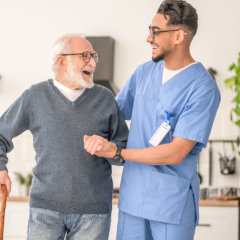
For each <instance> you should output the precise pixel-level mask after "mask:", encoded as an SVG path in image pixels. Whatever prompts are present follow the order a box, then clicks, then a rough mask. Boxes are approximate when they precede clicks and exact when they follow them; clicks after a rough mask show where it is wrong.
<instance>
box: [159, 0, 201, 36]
mask: <svg viewBox="0 0 240 240" xmlns="http://www.w3.org/2000/svg"><path fill="white" fill-rule="evenodd" d="M157 13H159V14H163V15H164V16H165V18H166V15H168V16H169V20H168V22H167V25H180V26H184V27H186V28H187V29H189V30H190V32H191V33H192V36H194V35H195V34H196V32H197V28H198V15H197V12H196V9H195V8H194V7H193V6H192V5H190V4H189V3H187V2H186V1H183V0H165V1H164V2H162V4H161V5H160V7H159V8H158V11H157Z"/></svg>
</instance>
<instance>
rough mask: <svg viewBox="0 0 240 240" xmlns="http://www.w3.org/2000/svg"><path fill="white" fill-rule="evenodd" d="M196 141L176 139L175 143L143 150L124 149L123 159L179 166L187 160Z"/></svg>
mask: <svg viewBox="0 0 240 240" xmlns="http://www.w3.org/2000/svg"><path fill="white" fill-rule="evenodd" d="M195 144H196V142H194V141H190V140H186V139H182V138H174V139H173V142H171V143H168V144H163V145H159V146H156V147H149V148H143V149H123V150H122V152H121V155H122V157H123V159H125V160H128V161H131V162H138V163H143V164H150V165H170V164H179V163H182V161H183V160H184V159H185V157H186V156H187V155H188V153H189V152H190V151H191V149H192V148H193V146H194V145H195Z"/></svg>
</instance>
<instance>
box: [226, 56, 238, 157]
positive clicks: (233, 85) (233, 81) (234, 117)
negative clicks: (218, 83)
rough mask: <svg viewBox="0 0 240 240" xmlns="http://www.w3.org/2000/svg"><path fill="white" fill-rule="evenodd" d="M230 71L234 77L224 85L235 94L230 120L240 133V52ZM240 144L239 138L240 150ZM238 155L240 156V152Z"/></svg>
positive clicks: (228, 79)
mask: <svg viewBox="0 0 240 240" xmlns="http://www.w3.org/2000/svg"><path fill="white" fill-rule="evenodd" d="M228 70H229V71H233V72H234V75H233V76H231V77H230V78H227V79H226V80H225V81H224V83H225V86H226V87H227V88H230V89H232V90H233V91H234V93H235V96H234V98H233V100H232V102H233V103H234V104H235V106H234V108H232V109H231V111H230V120H231V121H232V122H233V123H234V124H235V125H236V126H237V127H238V131H239V130H240V52H239V53H238V59H237V61H236V63H232V64H231V65H230V67H229V69H228ZM238 135H239V134H238ZM239 144H240V140H239V136H238V138H237V140H236V145H237V148H238V149H239ZM233 148H234V146H233ZM234 150H235V148H234ZM238 155H240V151H239V150H238Z"/></svg>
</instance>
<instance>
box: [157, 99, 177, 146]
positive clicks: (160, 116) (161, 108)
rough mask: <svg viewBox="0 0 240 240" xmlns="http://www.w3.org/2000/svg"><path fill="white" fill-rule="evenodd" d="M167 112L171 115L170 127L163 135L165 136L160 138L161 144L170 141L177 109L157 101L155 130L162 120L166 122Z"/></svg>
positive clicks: (175, 121) (175, 122)
mask: <svg viewBox="0 0 240 240" xmlns="http://www.w3.org/2000/svg"><path fill="white" fill-rule="evenodd" d="M168 113H171V117H170V121H169V124H170V126H171V129H170V131H169V132H168V134H167V135H166V136H165V138H164V139H163V140H162V142H161V144H165V143H170V142H172V138H173V132H174V129H175V126H176V124H177V120H178V110H177V108H173V107H170V106H167V105H166V104H162V103H161V102H160V101H159V102H158V103H157V106H156V125H155V129H156V130H157V129H158V127H159V126H160V125H161V124H162V123H163V122H167V114H168Z"/></svg>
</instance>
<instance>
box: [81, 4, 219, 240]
mask: <svg viewBox="0 0 240 240" xmlns="http://www.w3.org/2000/svg"><path fill="white" fill-rule="evenodd" d="M197 27H198V16H197V13H196V10H195V9H194V8H193V7H192V6H191V5H190V4H189V3H187V2H185V1H177V0H166V1H164V2H163V3H162V4H161V5H160V7H159V9H158V11H157V14H156V15H155V16H154V17H153V20H152V23H151V25H150V26H149V35H148V37H147V42H148V43H149V44H150V45H151V47H152V61H149V62H147V63H144V64H142V65H141V66H139V67H138V68H137V69H136V71H135V72H134V73H133V75H132V76H131V78H130V79H129V81H128V82H127V83H126V85H125V86H124V88H123V89H122V91H121V92H120V93H119V94H118V96H117V102H118V106H119V108H120V111H121V112H122V114H123V116H124V118H125V119H126V120H131V126H130V133H129V137H128V144H127V149H119V148H117V146H116V145H115V144H113V143H111V142H108V141H107V140H106V139H103V138H102V137H99V136H96V135H94V136H91V137H89V136H85V137H84V144H85V149H86V150H87V151H88V152H90V153H91V154H96V155H98V156H104V157H111V158H116V159H118V160H120V161H121V160H125V165H124V171H123V176H122V181H121V187H120V196H119V222H118V232H117V240H133V239H137V240H145V239H154V240H193V238H194V232H195V226H196V225H197V224H198V198H199V197H198V193H199V177H198V174H197V159H198V155H199V153H200V152H201V150H202V148H203V147H206V145H207V141H208V137H209V134H210V131H211V128H212V124H213V121H214V118H215V115H216V112H217V109H218V106H219V102H220V93H219V90H218V87H217V85H216V83H215V82H214V80H213V79H212V78H211V76H210V75H209V74H208V72H207V71H206V70H205V68H204V66H203V65H202V64H201V63H200V62H197V61H195V60H194V59H193V58H192V56H191V54H190V44H191V42H192V39H193V37H194V35H195V34H196V32H197Z"/></svg>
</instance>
